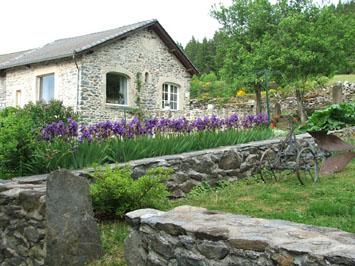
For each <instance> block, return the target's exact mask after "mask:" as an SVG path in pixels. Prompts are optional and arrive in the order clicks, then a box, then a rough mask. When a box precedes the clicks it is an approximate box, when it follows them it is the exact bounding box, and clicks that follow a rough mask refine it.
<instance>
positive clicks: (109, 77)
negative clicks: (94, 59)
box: [106, 73, 128, 105]
mask: <svg viewBox="0 0 355 266" xmlns="http://www.w3.org/2000/svg"><path fill="white" fill-rule="evenodd" d="M106 102H107V103H115V104H124V105H127V104H128V100H127V78H126V77H124V76H122V75H120V74H117V73H107V74H106Z"/></svg>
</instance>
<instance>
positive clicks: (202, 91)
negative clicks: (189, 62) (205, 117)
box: [190, 72, 235, 99]
mask: <svg viewBox="0 0 355 266" xmlns="http://www.w3.org/2000/svg"><path fill="white" fill-rule="evenodd" d="M234 92H235V89H233V88H232V87H231V86H229V85H228V84H227V83H226V82H225V81H222V80H217V76H216V74H215V73H214V72H210V73H209V74H202V75H201V76H200V78H198V77H196V76H193V77H192V79H191V82H190V93H191V94H190V96H191V98H203V99H206V98H209V97H211V98H220V97H228V98H229V97H231V96H233V95H234ZM204 96H206V97H204Z"/></svg>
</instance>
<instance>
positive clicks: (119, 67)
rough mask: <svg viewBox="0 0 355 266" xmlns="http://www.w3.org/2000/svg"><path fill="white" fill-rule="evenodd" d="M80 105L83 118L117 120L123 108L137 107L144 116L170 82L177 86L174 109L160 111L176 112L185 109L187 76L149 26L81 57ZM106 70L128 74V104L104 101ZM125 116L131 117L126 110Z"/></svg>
mask: <svg viewBox="0 0 355 266" xmlns="http://www.w3.org/2000/svg"><path fill="white" fill-rule="evenodd" d="M80 68H81V84H80V88H81V89H80V107H79V110H80V112H81V114H82V117H83V119H84V121H86V122H88V123H92V122H97V121H99V122H104V121H107V120H111V121H119V120H121V119H122V118H123V117H124V109H125V108H126V109H127V107H128V108H129V107H131V108H139V106H137V102H136V100H137V97H139V98H140V101H141V104H140V107H141V109H142V111H143V113H144V116H145V118H147V119H149V118H150V113H151V112H154V111H161V110H162V109H163V108H162V100H161V99H162V85H163V83H171V84H174V85H177V87H178V110H177V111H165V112H163V113H170V112H172V113H174V112H175V113H180V112H179V111H187V110H188V108H189V100H190V98H189V88H190V78H191V75H190V74H189V73H187V72H186V69H185V67H184V66H183V65H182V64H181V63H180V62H179V60H177V59H176V57H175V56H174V55H173V54H171V53H169V51H168V47H167V46H166V45H165V44H164V43H163V41H162V40H161V39H160V38H159V37H158V35H157V34H156V33H155V32H154V31H152V30H149V29H146V30H141V31H138V32H136V33H135V34H132V35H129V36H128V37H127V38H125V39H123V40H119V41H116V42H114V43H112V44H108V45H105V46H103V47H101V48H99V49H97V50H96V51H95V52H94V53H92V54H88V55H85V56H83V58H82V60H81V67H80ZM108 72H118V73H122V74H123V75H125V76H126V77H128V91H129V92H128V106H127V107H124V106H119V105H113V104H107V103H106V100H105V90H106V81H105V77H106V74H107V73H108ZM138 73H139V74H140V78H139V79H140V82H141V88H140V92H139V91H138V90H137V81H138V78H137V74H138ZM126 115H127V117H133V116H134V113H133V114H132V113H131V112H130V111H126Z"/></svg>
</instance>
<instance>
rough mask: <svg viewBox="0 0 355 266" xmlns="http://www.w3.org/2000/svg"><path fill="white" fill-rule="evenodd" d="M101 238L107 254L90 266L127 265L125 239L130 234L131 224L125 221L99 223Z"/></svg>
mask: <svg viewBox="0 0 355 266" xmlns="http://www.w3.org/2000/svg"><path fill="white" fill-rule="evenodd" d="M98 226H99V231H100V239H101V244H102V247H103V249H104V250H105V255H104V256H103V257H102V258H100V259H99V260H97V261H95V262H93V263H91V264H89V266H113V265H114V266H127V263H126V261H125V259H124V257H123V255H124V254H123V241H124V240H125V239H126V237H127V236H128V235H129V226H128V224H127V223H125V222H124V221H114V222H113V221H105V222H100V223H98Z"/></svg>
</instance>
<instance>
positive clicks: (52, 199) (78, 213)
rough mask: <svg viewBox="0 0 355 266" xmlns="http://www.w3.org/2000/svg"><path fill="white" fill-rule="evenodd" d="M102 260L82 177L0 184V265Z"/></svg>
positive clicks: (52, 176) (61, 173)
mask: <svg viewBox="0 0 355 266" xmlns="http://www.w3.org/2000/svg"><path fill="white" fill-rule="evenodd" d="M102 255H103V249H102V247H101V243H100V236H99V232H98V228H97V225H96V223H95V220H94V217H93V210H92V205H91V197H90V192H89V183H88V181H87V180H86V178H84V177H80V176H74V175H73V174H71V173H70V172H68V171H57V172H53V173H52V174H50V175H49V177H48V182H47V175H42V176H36V177H22V178H14V179H12V180H0V265H2V266H10V265H11V266H15V265H16V266H27V265H48V266H50V265H84V264H86V263H88V262H90V261H93V260H95V259H97V258H99V257H100V256H102Z"/></svg>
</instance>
